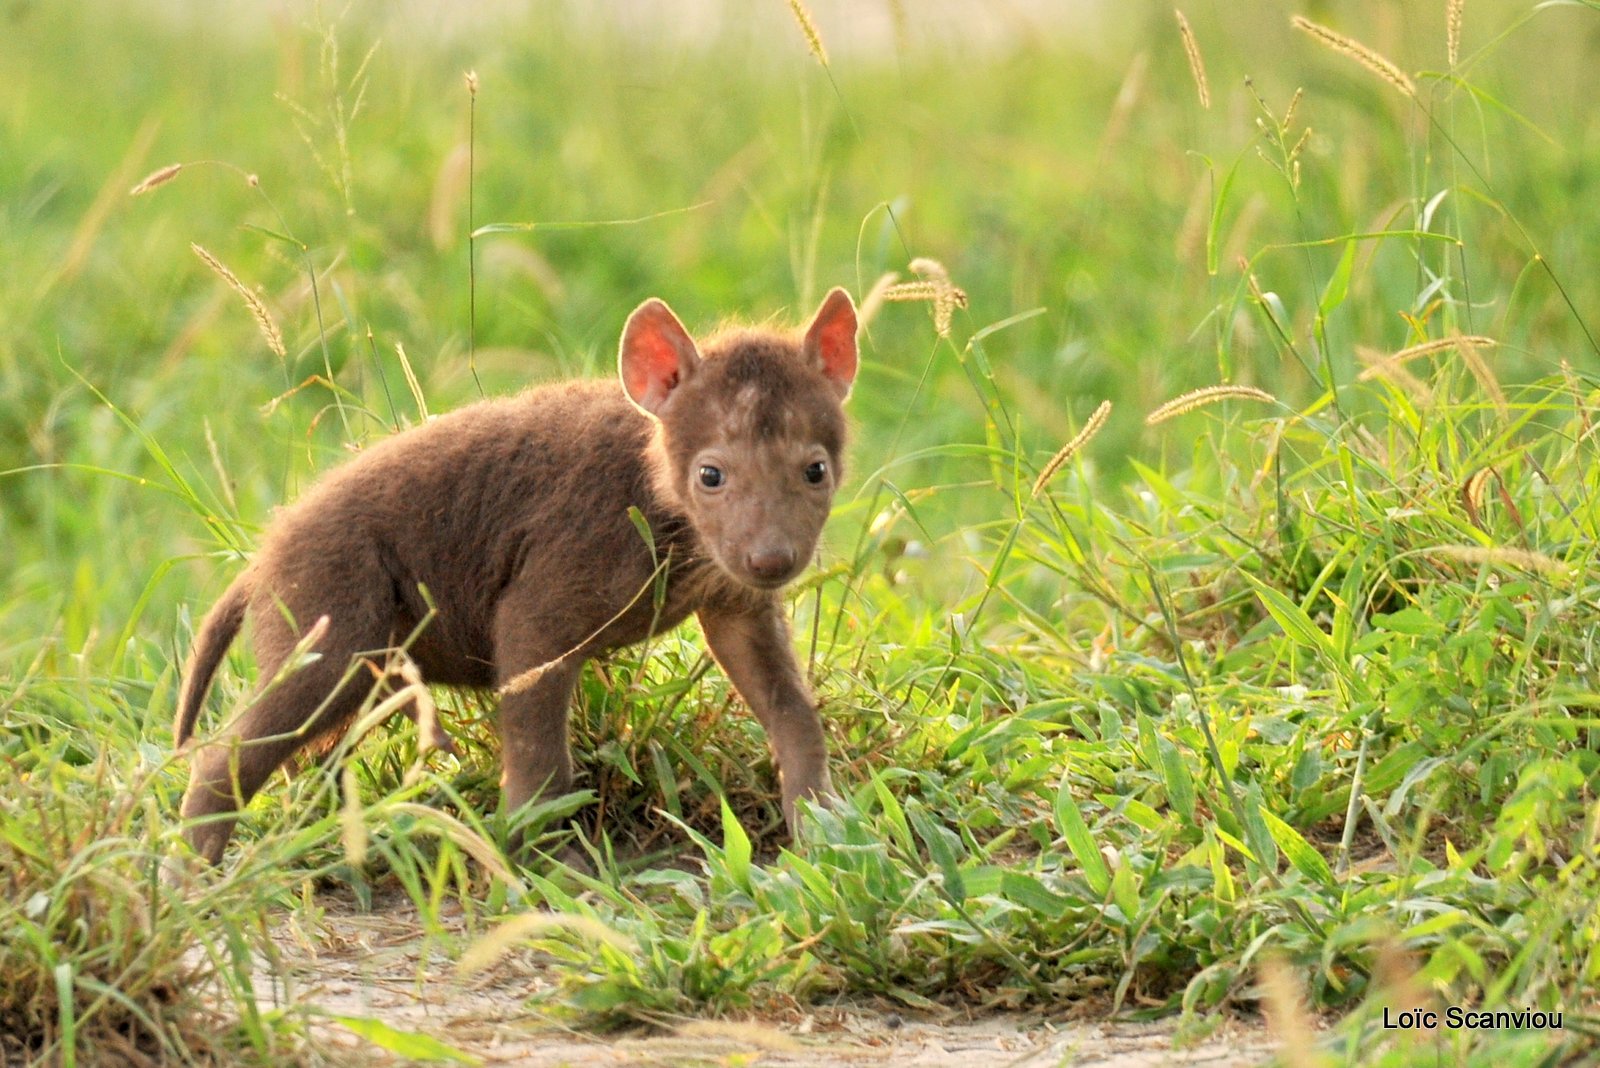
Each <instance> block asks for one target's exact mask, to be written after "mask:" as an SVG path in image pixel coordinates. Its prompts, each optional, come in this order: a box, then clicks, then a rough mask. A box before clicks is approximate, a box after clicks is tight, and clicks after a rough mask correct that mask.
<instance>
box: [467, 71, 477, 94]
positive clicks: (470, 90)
mask: <svg viewBox="0 0 1600 1068" xmlns="http://www.w3.org/2000/svg"><path fill="white" fill-rule="evenodd" d="M465 77H466V82H467V94H468V95H469V96H477V95H478V72H477V71H475V70H469V71H467V73H466V75H465Z"/></svg>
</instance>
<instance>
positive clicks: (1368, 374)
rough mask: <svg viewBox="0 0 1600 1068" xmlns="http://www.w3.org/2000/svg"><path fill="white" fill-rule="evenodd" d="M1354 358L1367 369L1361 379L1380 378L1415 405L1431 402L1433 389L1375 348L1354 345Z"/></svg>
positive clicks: (1428, 405) (1429, 405)
mask: <svg viewBox="0 0 1600 1068" xmlns="http://www.w3.org/2000/svg"><path fill="white" fill-rule="evenodd" d="M1356 359H1358V360H1360V361H1361V362H1362V363H1363V364H1365V365H1366V368H1367V370H1365V371H1363V372H1362V373H1361V376H1360V380H1361V381H1367V380H1369V379H1372V378H1381V379H1383V380H1384V381H1386V382H1390V383H1392V384H1393V385H1394V386H1395V387H1397V388H1398V389H1400V390H1401V391H1402V392H1403V393H1405V394H1406V395H1407V396H1409V397H1410V398H1411V402H1412V403H1413V404H1415V405H1416V406H1417V407H1420V408H1425V407H1431V406H1432V404H1433V390H1431V389H1429V388H1428V384H1427V383H1426V382H1424V381H1423V380H1422V379H1420V378H1418V377H1417V376H1416V375H1414V374H1412V373H1411V372H1410V371H1407V370H1406V369H1405V367H1403V366H1402V365H1400V364H1398V363H1394V362H1392V361H1391V360H1390V359H1389V357H1388V356H1386V355H1384V354H1383V353H1381V352H1379V351H1378V350H1377V349H1369V348H1367V347H1366V346H1364V345H1358V346H1356Z"/></svg>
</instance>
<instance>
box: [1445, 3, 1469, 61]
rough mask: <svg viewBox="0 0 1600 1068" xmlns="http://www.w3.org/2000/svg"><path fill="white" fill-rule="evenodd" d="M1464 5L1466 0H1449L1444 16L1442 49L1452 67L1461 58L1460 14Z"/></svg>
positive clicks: (1462, 12)
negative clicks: (1448, 6) (1447, 9)
mask: <svg viewBox="0 0 1600 1068" xmlns="http://www.w3.org/2000/svg"><path fill="white" fill-rule="evenodd" d="M1466 6H1467V0H1450V8H1449V11H1448V12H1447V13H1446V16H1445V39H1444V50H1445V55H1446V57H1447V58H1448V59H1449V60H1450V66H1452V67H1454V66H1455V65H1456V60H1457V59H1459V58H1461V16H1462V15H1463V14H1464V13H1465V9H1466Z"/></svg>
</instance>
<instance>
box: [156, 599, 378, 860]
mask: <svg viewBox="0 0 1600 1068" xmlns="http://www.w3.org/2000/svg"><path fill="white" fill-rule="evenodd" d="M252 616H253V618H252V623H253V625H254V628H255V632H254V645H255V648H256V651H257V658H258V662H259V666H260V671H261V679H262V684H261V688H260V689H259V690H258V691H257V693H256V695H255V697H254V698H252V700H251V702H250V705H249V707H248V708H247V709H246V710H245V711H244V712H243V713H242V714H241V715H240V716H239V717H238V718H237V719H236V720H235V721H234V722H233V723H231V724H229V725H228V726H227V727H226V728H225V729H224V730H223V731H222V732H221V733H220V734H218V735H217V736H216V737H214V738H209V739H205V740H202V741H198V742H196V743H195V749H194V753H193V755H192V757H191V761H190V770H189V789H188V791H187V792H186V793H185V794H184V798H183V818H184V820H185V821H186V822H187V824H188V826H187V827H186V828H185V831H184V834H185V837H186V838H187V839H188V840H189V844H190V845H191V846H193V847H194V850H195V852H197V853H199V854H200V856H201V857H203V858H204V859H205V860H207V861H208V862H210V863H212V864H216V863H218V862H219V861H221V859H222V853H223V850H224V849H225V848H226V847H227V845H228V839H229V838H230V837H232V835H233V828H234V824H235V823H236V822H237V818H238V813H239V810H240V809H242V808H243V807H244V806H245V805H247V804H249V802H250V799H251V798H252V797H254V796H255V794H256V791H258V790H260V789H261V787H262V785H263V784H264V783H265V782H266V781H267V779H268V778H270V777H271V775H272V773H273V772H274V771H276V770H277V769H278V767H279V766H280V765H281V764H283V762H284V761H285V760H287V759H288V758H289V757H291V756H292V755H294V754H295V753H296V752H298V751H300V750H301V749H302V748H305V747H308V746H309V747H313V748H317V747H319V746H326V745H328V744H329V743H330V742H331V741H332V740H334V739H335V738H336V737H337V732H338V731H339V730H341V729H343V728H344V727H345V726H347V725H348V724H349V722H350V720H351V719H352V718H353V717H354V716H355V715H356V713H357V712H358V711H359V710H360V708H361V705H362V702H363V701H364V700H365V698H366V697H367V695H368V694H369V693H370V692H371V690H372V687H373V684H374V677H373V673H372V671H371V670H369V669H368V668H367V667H366V666H365V665H363V664H362V663H360V662H359V660H358V656H359V655H360V654H364V653H371V652H372V651H373V650H378V649H382V648H383V647H384V645H385V644H386V642H387V639H388V635H389V628H388V622H389V621H388V620H381V621H380V620H376V619H366V620H361V621H359V623H357V622H356V621H352V620H350V619H349V618H348V617H347V618H345V619H343V620H341V621H335V620H332V619H330V620H329V622H328V624H327V625H326V630H325V632H324V633H322V634H321V635H318V636H315V639H314V640H312V641H309V642H307V643H305V644H304V645H302V644H301V643H302V639H304V638H308V637H311V636H312V632H311V631H310V630H309V629H308V630H307V632H306V633H304V634H302V633H297V631H296V629H295V628H294V627H293V626H292V625H291V624H290V622H289V621H288V620H287V619H286V618H285V617H284V615H283V614H282V613H281V612H280V611H279V609H278V607H277V606H276V605H267V606H261V607H260V608H259V610H257V611H255V612H254V613H253V614H252ZM352 624H355V625H352ZM315 626H317V627H318V628H319V629H320V627H321V624H320V623H318V624H315ZM297 648H299V649H300V650H301V651H302V652H304V653H308V654H309V653H315V654H316V655H315V656H303V657H301V660H302V662H301V663H300V664H298V665H296V666H290V667H287V668H286V667H285V665H286V664H287V663H288V661H289V658H290V656H291V655H293V654H294V652H295V651H296V649H297Z"/></svg>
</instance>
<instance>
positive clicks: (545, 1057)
mask: <svg viewBox="0 0 1600 1068" xmlns="http://www.w3.org/2000/svg"><path fill="white" fill-rule="evenodd" d="M318 906H319V907H320V908H321V909H322V910H323V911H322V913H321V914H320V915H318V916H317V917H316V919H315V922H312V923H308V922H306V920H305V919H304V914H302V913H297V914H295V915H293V916H290V917H288V918H286V919H285V921H284V922H283V923H282V924H281V925H280V927H279V929H278V931H277V932H276V933H275V936H274V941H275V944H276V945H277V947H278V953H279V955H280V960H279V961H278V963H277V966H276V968H275V969H272V971H273V972H275V974H277V975H278V976H280V977H281V979H282V981H283V982H284V983H286V984H287V988H288V996H289V997H290V998H292V1000H293V1001H295V1002H298V1003H303V1004H311V1005H315V1006H317V1007H318V1008H319V1009H321V1010H323V1011H324V1012H326V1013H330V1014H337V1015H344V1016H355V1017H366V1018H371V1019H377V1020H381V1021H382V1022H383V1023H384V1024H386V1025H387V1026H388V1027H391V1028H394V1029H396V1030H398V1031H406V1032H413V1033H417V1034H423V1035H428V1036H430V1037H432V1038H434V1039H437V1040H438V1041H440V1042H445V1043H448V1044H449V1045H450V1046H453V1047H455V1048H456V1049H458V1050H461V1051H463V1052H466V1053H469V1054H472V1055H474V1056H476V1057H479V1058H482V1061H483V1063H484V1064H485V1065H517V1066H519V1068H521V1066H527V1068H565V1066H569V1065H570V1066H573V1068H590V1066H609V1065H662V1066H676V1065H685V1066H687V1065H737V1066H757V1065H759V1066H773V1068H780V1066H797V1068H798V1066H804V1068H844V1066H860V1065H871V1064H894V1065H905V1066H909V1068H958V1066H962V1068H965V1066H969V1065H1000V1066H1006V1068H1047V1066H1049V1068H1055V1066H1059V1065H1072V1066H1074V1068H1079V1066H1082V1068H1158V1066H1160V1068H1165V1066H1179V1065H1182V1066H1192V1068H1239V1066H1245V1065H1259V1064H1264V1063H1265V1062H1267V1061H1268V1060H1269V1059H1270V1058H1271V1055H1272V1053H1273V1051H1274V1045H1273V1043H1272V1041H1271V1039H1270V1038H1269V1036H1268V1035H1267V1033H1266V1031H1265V1030H1263V1029H1261V1028H1259V1027H1250V1026H1245V1025H1243V1024H1240V1023H1237V1022H1232V1021H1229V1022H1224V1023H1223V1024H1222V1025H1221V1026H1220V1027H1219V1028H1218V1030H1217V1031H1216V1032H1215V1033H1213V1034H1212V1035H1211V1036H1210V1037H1208V1038H1207V1039H1205V1040H1204V1041H1203V1042H1200V1043H1198V1044H1194V1045H1190V1046H1187V1047H1186V1048H1183V1049H1178V1048H1175V1045H1174V1036H1175V1032H1176V1026H1177V1025H1176V1021H1164V1022H1159V1023H1124V1022H1110V1021H1107V1022H1087V1021H1082V1020H1074V1021H1062V1020H1059V1019H1057V1020H1052V1019H1050V1018H1049V1017H1048V1016H1045V1015H1041V1014H1037V1013H1033V1014H1023V1013H1000V1014H990V1015H985V1016H979V1017H976V1018H965V1017H960V1016H954V1015H953V1016H952V1017H951V1018H950V1019H936V1018H932V1017H919V1016H915V1015H913V1014H910V1013H899V1012H894V1011H891V1010H890V1009H887V1008H884V1007H881V1006H878V1007H874V1006H869V1005H849V1004H845V1005H833V1006H826V1007H810V1008H797V1009H795V1010H792V1011H790V1012H787V1013H784V1014H783V1015H782V1017H781V1018H771V1019H766V1020H759V1021H756V1020H752V1021H738V1022H735V1021H716V1020H685V1021H681V1022H679V1024H678V1026H677V1029H676V1030H675V1031H674V1032H671V1033H662V1032H654V1033H641V1032H634V1033H628V1034H622V1035H596V1034H590V1033H587V1032H582V1031H576V1030H572V1029H570V1028H564V1027H562V1026H561V1025H560V1024H559V1023H557V1022H552V1021H551V1020H550V1019H548V1018H546V1017H544V1016H541V1015H539V1014H538V1013H537V1012H536V1011H535V1010H533V1009H530V1008H529V1007H528V1006H527V1004H526V1003H527V1000H528V999H529V998H530V997H531V996H532V995H534V994H536V993H539V992H540V991H541V990H543V989H547V988H548V987H549V986H550V985H551V983H552V979H551V977H550V974H549V971H548V970H547V969H545V968H544V967H542V966H541V965H540V964H539V963H538V961H537V959H536V958H535V957H534V956H533V955H532V954H523V955H520V956H519V955H516V954H513V955H512V956H511V957H510V958H508V959H507V960H506V961H505V962H503V963H502V965H500V966H497V967H496V968H494V969H491V970H490V971H489V972H486V973H483V974H482V975H479V976H474V977H469V978H467V979H460V978H458V977H457V976H456V974H455V969H454V965H455V962H454V960H453V959H448V958H446V957H444V956H441V955H432V956H429V955H427V954H429V952H430V950H429V949H428V945H429V940H428V939H427V938H426V934H425V931H426V927H425V925H424V923H423V921H422V918H421V917H420V916H419V915H418V913H417V911H416V909H415V907H414V906H413V905H412V904H411V902H410V901H409V900H408V899H406V898H405V897H404V896H403V895H401V894H398V893H390V894H386V895H383V897H382V898H381V899H380V901H379V902H376V903H375V904H374V907H373V910H372V911H371V912H362V911H359V910H358V908H357V907H356V906H355V905H354V904H353V902H351V901H349V900H348V899H347V898H344V897H342V896H332V895H324V896H322V897H320V898H319V899H318ZM443 924H444V927H445V931H444V932H440V933H447V934H449V935H452V936H460V935H462V934H464V933H465V925H464V924H463V923H462V922H461V918H460V914H459V912H447V914H446V915H445V916H444V917H443ZM438 944H439V943H438V942H437V941H433V942H432V945H433V946H435V947H436V946H437V945H438ZM434 952H435V954H436V953H437V951H436V950H435V951H434ZM268 979H269V968H268V965H267V964H266V963H265V962H263V964H262V966H261V968H260V970H259V973H258V983H259V986H258V989H261V990H269V989H274V984H272V983H270V982H269V981H268ZM317 1031H318V1034H319V1037H320V1038H322V1039H323V1040H324V1041H325V1042H326V1043H328V1044H329V1045H331V1046H334V1047H335V1048H339V1049H343V1050H347V1051H348V1053H349V1055H350V1057H351V1058H352V1060H372V1061H380V1062H381V1061H382V1060H383V1056H382V1055H381V1054H380V1053H379V1051H377V1050H376V1048H375V1047H374V1046H373V1045H371V1044H369V1043H368V1042H366V1041H365V1040H363V1039H360V1038H358V1037H357V1036H355V1035H354V1034H353V1033H351V1032H349V1031H347V1030H346V1029H344V1028H343V1027H341V1026H340V1025H339V1024H337V1023H336V1022H334V1021H332V1020H327V1021H325V1022H321V1023H319V1024H318V1025H317ZM401 1060H403V1058H401ZM407 1063H409V1062H407Z"/></svg>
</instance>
